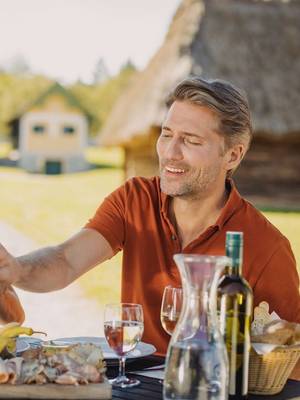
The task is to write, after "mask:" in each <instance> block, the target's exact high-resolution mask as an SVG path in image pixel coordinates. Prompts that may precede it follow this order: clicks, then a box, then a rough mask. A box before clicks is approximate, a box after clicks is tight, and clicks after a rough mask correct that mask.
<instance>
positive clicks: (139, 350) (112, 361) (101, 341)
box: [47, 336, 156, 365]
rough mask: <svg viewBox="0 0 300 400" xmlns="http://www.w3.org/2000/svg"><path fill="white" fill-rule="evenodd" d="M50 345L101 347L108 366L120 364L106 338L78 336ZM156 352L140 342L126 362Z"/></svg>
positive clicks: (148, 345)
mask: <svg viewBox="0 0 300 400" xmlns="http://www.w3.org/2000/svg"><path fill="white" fill-rule="evenodd" d="M47 343H48V345H49V344H50V345H52V346H54V347H55V346H68V345H73V344H78V343H80V344H84V343H92V344H94V345H96V346H100V347H101V349H102V352H103V357H104V359H105V361H106V362H107V364H108V365H116V364H117V363H118V356H117V354H116V353H115V352H114V351H113V350H112V349H111V348H110V347H109V345H108V343H107V341H106V339H105V338H104V337H94V336H78V337H69V338H67V337H65V338H59V339H55V340H51V341H48V342H47ZM155 352H156V348H155V347H154V346H153V345H152V344H149V343H145V342H139V343H138V344H137V345H136V347H135V349H134V350H132V351H130V352H129V353H128V354H127V355H126V361H130V360H135V359H136V358H140V357H146V356H150V355H151V354H153V353H155Z"/></svg>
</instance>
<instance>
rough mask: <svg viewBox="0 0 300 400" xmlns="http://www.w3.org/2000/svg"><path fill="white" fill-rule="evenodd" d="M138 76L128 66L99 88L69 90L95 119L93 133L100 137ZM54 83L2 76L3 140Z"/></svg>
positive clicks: (0, 116)
mask: <svg viewBox="0 0 300 400" xmlns="http://www.w3.org/2000/svg"><path fill="white" fill-rule="evenodd" d="M134 73H135V67H134V66H133V64H131V63H130V61H129V62H127V64H126V65H124V67H123V68H121V70H120V73H119V74H118V75H117V76H115V77H112V78H110V79H108V80H106V81H105V82H103V83H100V84H96V85H85V84H83V83H81V82H77V83H76V84H74V85H72V86H71V87H69V89H70V91H71V92H72V93H73V94H74V96H75V97H76V98H77V99H78V101H79V103H81V104H82V106H83V107H84V108H85V109H86V110H87V112H88V113H90V115H91V116H92V119H91V121H90V123H91V125H90V133H91V135H92V136H96V135H97V134H98V132H99V130H100V128H101V127H102V125H103V124H104V122H105V120H106V118H107V116H108V114H109V112H110V110H111V108H112V106H113V104H114V103H115V101H116V100H117V98H118V97H119V95H120V94H121V92H122V91H123V90H124V89H125V87H126V86H127V85H128V83H129V82H130V80H131V78H132V76H133V75H134ZM51 84H53V82H52V81H51V80H50V79H48V78H47V77H44V76H33V75H19V74H15V75H12V74H9V73H6V72H0V110H1V112H0V138H1V136H2V137H3V136H7V135H8V134H9V131H10V128H9V126H8V123H9V121H10V120H11V119H13V118H15V117H16V116H18V115H19V113H20V112H21V111H22V110H23V109H24V108H25V107H26V106H28V105H30V103H31V102H33V101H34V100H36V98H37V97H38V96H39V95H41V94H42V93H43V92H44V91H45V90H47V89H48V87H49V86H50V85H51Z"/></svg>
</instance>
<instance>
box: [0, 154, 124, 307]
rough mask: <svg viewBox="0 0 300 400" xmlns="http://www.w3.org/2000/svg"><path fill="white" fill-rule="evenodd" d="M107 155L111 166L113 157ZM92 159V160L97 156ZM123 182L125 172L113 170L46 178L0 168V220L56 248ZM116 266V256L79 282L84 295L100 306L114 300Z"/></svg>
mask: <svg viewBox="0 0 300 400" xmlns="http://www.w3.org/2000/svg"><path fill="white" fill-rule="evenodd" d="M109 157H111V159H110V161H109V162H110V163H111V164H112V163H113V157H116V154H113V153H110V154H107V159H109ZM94 158H95V162H96V161H97V158H96V154H94ZM98 161H99V160H98ZM105 162H107V161H105ZM119 162H120V161H119ZM122 179H123V171H122V170H120V169H117V168H114V169H94V170H91V171H87V172H82V173H77V174H67V175H59V176H58V175H56V176H54V175H53V176H45V175H39V174H27V173H25V172H23V171H21V170H19V169H17V168H5V167H1V168H0V180H1V196H0V219H1V220H3V221H5V222H7V223H9V224H11V225H12V226H14V227H15V228H16V229H18V230H19V231H20V232H22V233H24V234H26V235H27V236H29V237H31V238H32V239H33V240H35V241H36V242H37V243H38V244H40V245H51V244H56V243H59V242H61V241H64V240H65V239H67V238H68V237H69V236H70V235H72V234H74V233H75V232H77V231H78V230H79V229H81V228H82V226H84V224H85V223H86V222H87V221H88V219H89V218H90V217H92V216H93V214H94V212H95V211H96V209H97V207H98V205H99V204H100V203H101V201H102V200H103V198H104V197H105V196H106V195H107V194H109V193H110V192H111V191H113V190H114V189H115V188H116V187H117V186H119V185H120V184H121V183H122ZM120 264H121V256H120V255H117V256H116V257H114V258H113V259H112V260H109V261H107V262H105V263H103V264H102V265H101V266H100V267H97V268H95V269H93V270H92V271H90V272H88V273H87V274H85V275H84V276H83V277H82V278H80V280H79V283H80V285H81V286H82V287H83V288H84V290H85V291H86V293H87V295H89V296H92V297H94V298H97V299H98V300H99V301H101V302H102V303H106V302H112V301H118V300H119V298H120V273H121V272H120Z"/></svg>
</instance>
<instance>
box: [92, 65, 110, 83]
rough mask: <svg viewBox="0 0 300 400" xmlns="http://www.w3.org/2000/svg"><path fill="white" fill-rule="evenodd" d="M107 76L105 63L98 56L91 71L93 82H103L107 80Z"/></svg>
mask: <svg viewBox="0 0 300 400" xmlns="http://www.w3.org/2000/svg"><path fill="white" fill-rule="evenodd" d="M108 78H109V72H108V69H107V67H106V65H105V62H104V59H103V58H99V60H98V61H97V63H96V65H95V68H94V72H93V84H94V85H98V84H99V83H104V82H105V81H107V80H108Z"/></svg>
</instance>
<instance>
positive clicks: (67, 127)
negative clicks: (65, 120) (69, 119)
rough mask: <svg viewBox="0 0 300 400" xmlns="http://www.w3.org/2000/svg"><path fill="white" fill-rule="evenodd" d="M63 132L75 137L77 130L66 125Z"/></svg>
mask: <svg viewBox="0 0 300 400" xmlns="http://www.w3.org/2000/svg"><path fill="white" fill-rule="evenodd" d="M63 132H64V133H65V134H66V135H74V133H75V128H74V126H71V125H65V126H64V127H63Z"/></svg>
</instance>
